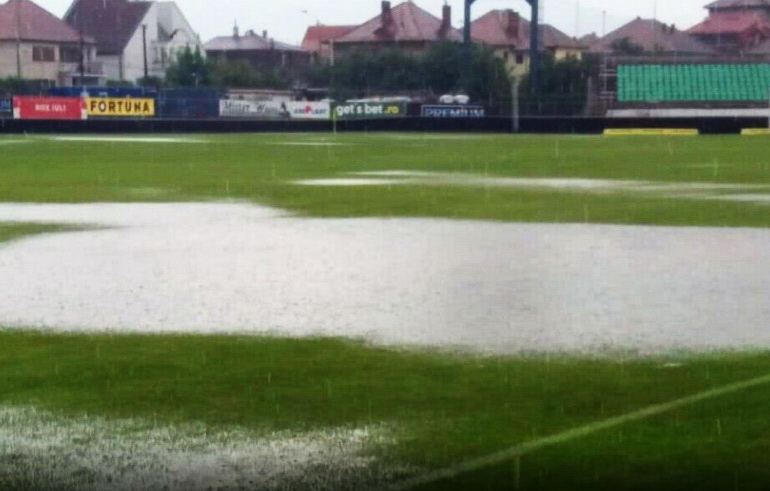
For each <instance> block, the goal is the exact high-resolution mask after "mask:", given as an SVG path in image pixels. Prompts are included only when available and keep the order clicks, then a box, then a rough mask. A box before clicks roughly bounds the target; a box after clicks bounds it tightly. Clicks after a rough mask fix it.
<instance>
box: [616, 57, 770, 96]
mask: <svg viewBox="0 0 770 491" xmlns="http://www.w3.org/2000/svg"><path fill="white" fill-rule="evenodd" d="M617 77H618V78H617V84H618V85H617V101H618V102H621V103H624V102H627V103H633V102H758V101H767V100H768V97H770V64H766V63H765V64H703V65H699V64H682V65H619V66H618V72H617Z"/></svg>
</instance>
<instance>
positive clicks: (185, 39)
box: [156, 2, 206, 60]
mask: <svg viewBox="0 0 770 491" xmlns="http://www.w3.org/2000/svg"><path fill="white" fill-rule="evenodd" d="M156 6H157V8H158V22H159V23H160V25H161V26H162V27H163V29H164V30H165V31H166V32H167V33H169V34H172V33H175V34H174V36H173V38H172V39H171V40H170V41H168V42H167V43H165V45H163V46H160V47H161V48H163V49H165V50H166V53H167V56H168V59H169V60H170V59H171V58H173V56H175V54H176V53H178V52H179V51H180V50H182V49H184V48H186V47H190V49H193V50H195V48H196V47H197V48H198V49H199V50H200V52H201V53H202V54H203V55H204V56H205V53H206V51H205V50H204V48H203V43H201V41H200V39H199V38H198V35H197V34H196V33H195V30H194V29H193V28H192V26H191V25H190V23H189V22H188V21H187V18H185V16H184V14H183V13H182V11H181V10H180V9H179V6H178V5H177V4H176V3H175V2H158V3H156Z"/></svg>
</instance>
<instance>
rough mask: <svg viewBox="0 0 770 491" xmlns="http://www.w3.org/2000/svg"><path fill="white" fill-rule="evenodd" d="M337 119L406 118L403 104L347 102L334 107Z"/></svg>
mask: <svg viewBox="0 0 770 491" xmlns="http://www.w3.org/2000/svg"><path fill="white" fill-rule="evenodd" d="M334 117H336V118H337V119H381V118H403V117H406V104H405V103H403V102H349V103H346V104H337V105H336V106H334Z"/></svg>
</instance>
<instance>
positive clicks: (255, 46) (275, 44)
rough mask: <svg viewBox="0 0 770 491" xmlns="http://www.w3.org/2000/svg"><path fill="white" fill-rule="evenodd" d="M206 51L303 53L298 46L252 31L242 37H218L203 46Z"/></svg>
mask: <svg viewBox="0 0 770 491" xmlns="http://www.w3.org/2000/svg"><path fill="white" fill-rule="evenodd" d="M204 48H205V50H206V51H270V50H277V51H303V49H302V48H300V47H299V46H293V45H291V44H286V43H281V42H279V41H274V40H272V39H269V38H265V37H262V36H259V35H257V34H255V33H254V32H252V31H248V32H246V33H245V34H244V35H242V36H220V37H216V38H214V39H212V40H211V41H209V42H207V43H206V44H205V45H204Z"/></svg>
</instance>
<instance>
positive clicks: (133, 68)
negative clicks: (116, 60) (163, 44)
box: [122, 3, 165, 82]
mask: <svg viewBox="0 0 770 491" xmlns="http://www.w3.org/2000/svg"><path fill="white" fill-rule="evenodd" d="M142 25H146V26H147V68H148V72H149V75H150V76H156V77H162V76H164V75H165V73H163V72H156V71H153V69H152V68H153V61H154V53H153V50H152V46H153V43H154V41H156V40H157V39H158V9H157V4H154V3H153V4H152V5H151V6H150V8H149V9H148V11H147V14H146V15H145V16H144V19H142V22H140V23H139V25H138V26H137V29H136V31H134V35H133V36H132V37H131V40H130V41H129V42H128V43H127V44H126V47H125V49H124V50H123V60H122V61H123V67H122V68H123V77H122V79H123V80H128V81H130V82H136V81H137V80H139V79H141V78H143V77H144V45H143V34H142Z"/></svg>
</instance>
